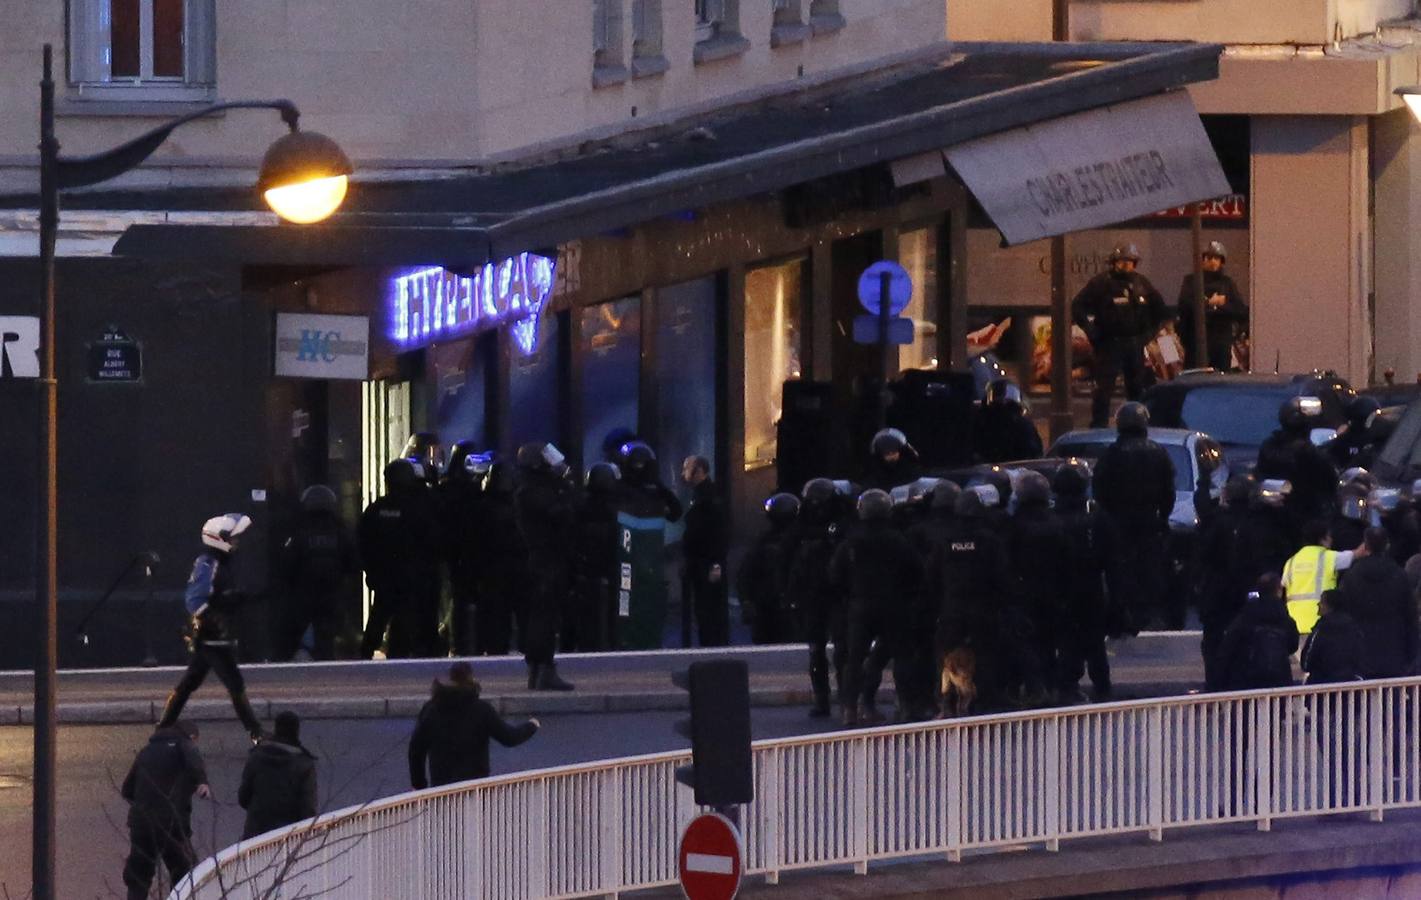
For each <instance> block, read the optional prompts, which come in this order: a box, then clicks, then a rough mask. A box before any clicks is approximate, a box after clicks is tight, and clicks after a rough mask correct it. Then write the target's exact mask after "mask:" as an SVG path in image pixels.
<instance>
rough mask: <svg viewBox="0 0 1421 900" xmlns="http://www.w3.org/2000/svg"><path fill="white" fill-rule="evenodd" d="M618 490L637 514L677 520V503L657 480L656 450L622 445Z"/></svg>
mask: <svg viewBox="0 0 1421 900" xmlns="http://www.w3.org/2000/svg"><path fill="white" fill-rule="evenodd" d="M621 456H622V470H621V471H622V487H623V489H624V491H625V492H626V493H627V495H628V502H629V503H630V505H632V506H634V507H636V508H637V515H643V516H659V517H661V518H664V519H665V520H666V521H668V522H676V521H679V520H680V518H681V513H682V508H681V501H680V500H679V499H677V497H676V492H675V491H673V490H671V489H670V488H669V487H667V486H666V485H665V484H664V483H662V481H661V472H660V470H659V469H658V468H657V465H656V451H654V450H652V449H651V447H650V446H649V445H648V444H646V443H644V442H642V441H630V442H628V443H626V444H623V445H622V451H621Z"/></svg>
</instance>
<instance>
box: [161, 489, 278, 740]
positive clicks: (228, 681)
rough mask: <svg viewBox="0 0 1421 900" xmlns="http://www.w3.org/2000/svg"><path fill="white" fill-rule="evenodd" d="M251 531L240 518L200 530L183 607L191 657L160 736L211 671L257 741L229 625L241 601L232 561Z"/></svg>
mask: <svg viewBox="0 0 1421 900" xmlns="http://www.w3.org/2000/svg"><path fill="white" fill-rule="evenodd" d="M251 526H252V520H251V519H250V518H248V517H247V516H244V515H242V514H241V513H228V514H226V515H222V516H215V517H213V518H211V519H208V520H207V522H206V523H205V524H204V525H203V526H202V543H203V544H204V547H203V550H202V552H201V553H200V554H198V556H197V559H196V560H194V561H193V564H192V575H191V577H189V578H188V583H187V588H186V589H185V591H184V593H183V603H184V605H185V606H186V607H187V611H188V615H189V616H190V617H191V618H190V620H189V628H188V633H187V640H188V649H189V650H190V651H191V653H192V658H191V659H190V660H189V661H188V667H187V671H186V672H184V673H183V677H182V678H181V679H179V680H178V683H177V685H176V686H175V687H174V688H173V692H172V693H171V694H169V695H168V702H167V704H166V705H165V706H164V707H163V715H162V717H161V718H160V719H159V720H158V730H159V731H161V730H162V729H164V728H171V727H172V726H173V725H174V724H175V723H176V722H177V721H178V716H180V715H182V711H183V707H184V706H185V705H186V704H187V701H188V698H189V697H191V696H192V694H193V691H196V690H197V689H198V688H199V687H201V686H202V682H203V681H204V680H205V679H206V678H207V673H208V672H216V673H217V678H218V680H220V681H221V682H222V686H223V687H225V688H226V689H227V693H228V695H229V696H231V698H232V708H233V709H234V710H236V712H237V718H238V719H240V720H241V722H242V727H243V728H246V729H247V734H248V735H249V736H250V737H251V739H252V742H253V743H256V742H257V741H259V740H261V738H262V728H261V723H260V722H259V721H258V720H257V714H256V712H254V711H253V710H252V704H251V701H249V700H248V699H247V689H246V683H245V682H244V681H243V679H242V672H241V670H240V669H239V668H237V639H236V636H235V635H234V634H233V633H232V621H231V620H232V617H233V616H235V615H236V612H237V610H238V608H239V607H240V606H241V605H242V601H243V600H245V599H246V598H245V595H244V594H243V593H242V592H241V591H240V590H238V588H237V584H236V580H235V575H234V574H233V571H232V557H233V555H234V554H235V553H236V551H237V546H238V544H239V543H240V542H241V538H242V535H243V533H245V532H246V530H247V529H248V528H250V527H251Z"/></svg>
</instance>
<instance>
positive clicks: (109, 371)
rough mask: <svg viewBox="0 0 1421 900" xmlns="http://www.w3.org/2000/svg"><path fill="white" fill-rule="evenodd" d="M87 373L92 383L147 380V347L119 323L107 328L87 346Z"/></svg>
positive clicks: (127, 382) (129, 382)
mask: <svg viewBox="0 0 1421 900" xmlns="http://www.w3.org/2000/svg"><path fill="white" fill-rule="evenodd" d="M86 362H87V366H86V372H85V374H86V376H87V378H88V380H89V382H90V383H91V384H132V383H135V382H138V381H141V380H143V348H142V347H140V346H139V344H138V342H137V341H135V340H134V339H133V338H131V337H129V336H128V335H127V334H125V333H124V332H123V331H122V330H121V329H120V328H119V327H118V326H116V325H110V326H108V327H107V328H105V329H104V331H103V334H102V335H100V336H99V339H98V340H97V341H93V342H91V343H90V344H89V345H88V347H87V359H86Z"/></svg>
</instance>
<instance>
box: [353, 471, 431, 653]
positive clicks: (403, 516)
mask: <svg viewBox="0 0 1421 900" xmlns="http://www.w3.org/2000/svg"><path fill="white" fill-rule="evenodd" d="M437 531H438V513H437V508H436V506H435V503H434V500H433V498H432V497H431V495H430V491H429V488H428V487H427V486H426V485H425V483H424V482H423V481H422V480H421V479H420V477H419V473H418V471H417V470H416V469H415V466H414V464H413V463H411V462H410V461H409V460H407V459H397V460H394V461H393V462H391V463H390V464H389V465H387V466H386V467H385V495H384V496H383V497H381V498H379V499H378V500H376V501H375V502H374V503H371V504H370V505H369V506H368V507H366V508H365V512H364V513H363V514H362V515H361V517H360V525H359V527H358V529H357V533H356V539H357V545H358V547H359V550H360V562H361V565H363V566H364V567H365V581H366V584H368V585H369V587H370V590H371V591H373V592H374V595H375V596H374V600H373V602H372V603H371V606H370V617H369V619H368V620H367V622H366V625H365V637H364V640H363V641H362V642H361V645H360V655H361V657H362V658H364V659H370V658H371V657H372V656H373V655H374V653H375V651H376V650H378V649H379V648H380V645H381V643H382V642H384V640H385V630H386V628H387V627H388V628H389V631H390V640H389V655H390V657H391V658H393V659H401V658H406V657H411V656H435V655H437V648H436V644H437V643H438V638H439V633H438V627H439V555H438V547H439V545H438V543H437V537H436V535H437Z"/></svg>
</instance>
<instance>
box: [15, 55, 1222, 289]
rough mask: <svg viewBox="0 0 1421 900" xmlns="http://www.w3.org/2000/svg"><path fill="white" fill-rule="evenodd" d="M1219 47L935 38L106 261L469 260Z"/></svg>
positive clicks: (1093, 92) (183, 232)
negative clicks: (725, 101)
mask: <svg viewBox="0 0 1421 900" xmlns="http://www.w3.org/2000/svg"><path fill="white" fill-rule="evenodd" d="M1221 52H1222V48H1221V47H1220V46H1218V45H1199V44H943V45H940V47H939V48H936V50H935V52H934V53H932V54H925V55H924V56H923V57H920V58H917V59H915V60H913V61H911V62H907V63H902V64H899V65H896V66H893V67H889V68H886V69H879V70H875V71H871V72H865V73H860V74H856V75H853V76H848V77H845V78H842V79H838V80H834V81H831V82H827V83H824V84H820V85H815V86H810V87H804V88H800V89H789V90H786V91H785V92H783V93H780V94H777V95H775V96H772V97H769V98H765V99H761V100H759V101H757V102H755V103H751V104H742V105H738V106H733V107H727V108H725V109H721V110H717V111H715V112H711V113H705V114H701V115H698V116H695V117H691V118H687V119H683V120H680V121H677V122H675V123H673V124H670V125H665V126H662V127H659V128H656V129H651V130H647V131H642V132H637V133H632V134H626V135H621V136H619V137H615V138H609V139H607V140H606V141H603V142H601V143H598V144H594V145H583V146H581V147H580V148H579V149H578V152H577V153H576V154H575V155H572V156H569V157H567V158H555V157H554V158H549V157H543V158H542V159H536V160H526V161H523V162H521V163H515V164H508V165H504V166H499V167H493V168H490V169H487V170H482V171H472V170H471V171H467V172H460V173H458V174H453V175H449V176H443V177H432V178H426V179H420V180H408V181H380V182H372V183H367V184H360V185H358V186H356V187H355V188H354V189H353V190H352V191H351V193H350V196H349V198H348V200H347V203H348V208H347V211H345V212H342V213H341V214H338V215H337V216H335V217H333V218H332V219H331V220H330V222H329V223H327V224H324V225H318V226H232V227H227V226H190V225H180V224H169V225H134V226H131V227H130V228H129V229H128V230H127V231H126V232H125V233H124V235H123V236H122V237H121V238H120V239H119V241H118V243H117V245H116V246H115V248H114V253H115V254H118V255H124V256H138V257H167V258H171V257H189V258H190V257H192V256H194V255H198V256H201V257H203V258H207V259H225V260H229V261H239V262H245V263H250V264H302V265H305V264H311V265H365V264H391V263H393V264H421V265H423V264H430V265H439V264H457V265H471V264H479V263H482V262H485V261H488V260H490V259H498V258H502V257H506V256H511V255H513V254H515V253H518V252H521V251H523V250H530V249H536V248H540V247H550V246H554V245H556V244H559V243H561V242H564V241H567V240H571V239H574V238H578V237H584V236H587V235H592V234H601V233H605V232H608V231H613V230H616V229H621V228H626V227H628V226H632V225H636V224H639V223H642V222H646V221H649V220H652V219H655V218H657V217H660V216H664V215H670V214H674V213H678V212H682V211H685V210H691V209H697V208H701V207H704V206H707V205H709V204H713V203H719V202H725V201H729V200H735V199H740V198H744V197H748V196H752V195H755V194H760V193H764V192H768V191H775V190H779V189H783V188H787V187H790V186H792V185H795V184H801V183H804V182H807V181H811V180H814V179H817V178H822V177H825V176H830V175H835V174H838V173H842V172H848V171H853V170H856V169H862V168H865V167H868V166H873V165H877V164H883V163H890V162H893V161H895V160H900V159H903V158H905V157H911V156H914V155H917V154H923V153H926V152H929V151H934V150H940V149H942V148H946V147H950V146H953V145H955V144H960V143H963V142H966V141H970V140H973V139H975V138H981V137H983V136H986V135H991V134H997V133H1000V132H1004V131H1009V130H1011V129H1016V128H1020V127H1022V126H1026V125H1031V124H1033V123H1039V122H1043V121H1045V120H1049V119H1055V118H1059V117H1062V116H1069V115H1072V114H1075V113H1079V112H1083V111H1086V110H1091V109H1097V108H1099V107H1102V106H1107V105H1111V104H1117V103H1120V102H1123V101H1128V100H1133V99H1137V98H1142V97H1148V96H1152V95H1155V94H1159V93H1162V92H1165V91H1170V90H1173V89H1177V88H1180V87H1183V86H1185V85H1188V84H1191V83H1194V82H1198V81H1205V80H1210V79H1213V78H1215V77H1217V75H1218V65H1219V55H1220V53H1221ZM3 202H4V201H3V198H0V204H3ZM258 203H259V200H258V198H257V196H256V192H255V191H251V190H235V189H227V190H220V191H214V190H212V189H197V188H184V189H168V190H154V191H123V192H95V193H85V194H79V195H75V196H73V197H71V198H69V199H68V200H67V201H66V207H67V208H70V209H75V208H80V209H82V208H92V209H107V210H115V209H145V210H146V209H166V210H254V209H257V208H258V206H257V204H258Z"/></svg>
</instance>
